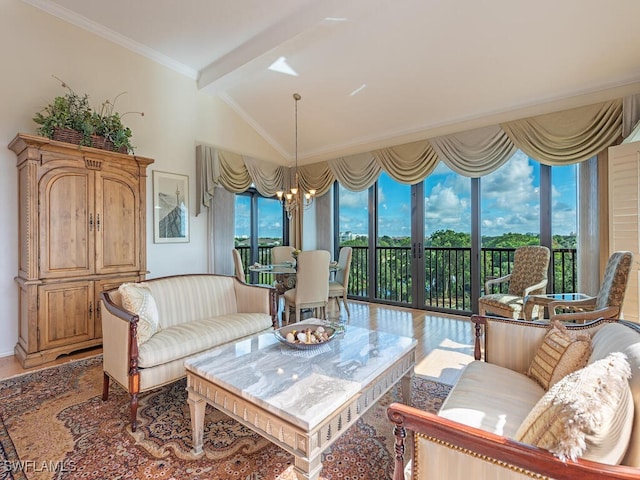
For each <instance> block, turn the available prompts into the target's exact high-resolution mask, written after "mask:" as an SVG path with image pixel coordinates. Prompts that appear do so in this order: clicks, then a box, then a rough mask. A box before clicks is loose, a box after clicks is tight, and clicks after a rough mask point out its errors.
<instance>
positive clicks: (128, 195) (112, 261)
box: [95, 172, 144, 274]
mask: <svg viewBox="0 0 640 480" xmlns="http://www.w3.org/2000/svg"><path fill="white" fill-rule="evenodd" d="M95 217H96V224H95V234H96V273H98V274H108V273H120V272H132V271H137V270H140V238H138V236H139V235H140V232H139V229H140V228H144V226H141V225H140V201H139V199H138V185H137V183H135V182H134V181H133V180H128V179H127V178H126V177H125V176H119V175H117V174H114V173H108V172H96V210H95Z"/></svg>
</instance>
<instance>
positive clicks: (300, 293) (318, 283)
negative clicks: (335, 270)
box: [284, 250, 331, 324]
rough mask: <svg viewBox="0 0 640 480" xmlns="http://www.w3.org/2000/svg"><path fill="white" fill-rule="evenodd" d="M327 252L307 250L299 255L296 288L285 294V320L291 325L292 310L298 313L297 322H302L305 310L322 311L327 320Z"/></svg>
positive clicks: (328, 256) (329, 256) (328, 259)
mask: <svg viewBox="0 0 640 480" xmlns="http://www.w3.org/2000/svg"><path fill="white" fill-rule="evenodd" d="M330 260H331V254H330V253H329V252H327V251H326V250H307V251H302V252H300V254H299V255H298V264H297V265H298V266H297V273H296V288H293V289H291V290H287V291H286V292H284V318H285V323H287V324H288V323H289V315H290V312H291V309H292V308H294V309H295V311H296V322H299V321H300V311H301V310H302V309H303V308H311V309H316V310H317V309H318V308H319V309H320V310H321V312H322V313H321V315H320V316H321V317H322V318H324V319H326V318H327V304H328V303H329V261H330Z"/></svg>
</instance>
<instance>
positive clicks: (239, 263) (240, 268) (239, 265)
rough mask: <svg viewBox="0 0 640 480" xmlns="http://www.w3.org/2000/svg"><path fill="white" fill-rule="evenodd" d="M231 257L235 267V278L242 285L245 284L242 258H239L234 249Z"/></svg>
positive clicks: (238, 253) (237, 252)
mask: <svg viewBox="0 0 640 480" xmlns="http://www.w3.org/2000/svg"><path fill="white" fill-rule="evenodd" d="M231 255H233V265H234V266H235V267H236V277H237V278H238V280H240V281H241V282H242V283H247V281H246V279H245V276H244V266H243V265H242V257H241V256H240V252H239V251H238V250H236V249H235V248H234V249H233V250H231Z"/></svg>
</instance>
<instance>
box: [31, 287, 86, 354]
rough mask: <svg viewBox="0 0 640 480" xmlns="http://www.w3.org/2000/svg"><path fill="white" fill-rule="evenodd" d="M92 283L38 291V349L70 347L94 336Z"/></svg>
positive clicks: (45, 288) (41, 288) (43, 288)
mask: <svg viewBox="0 0 640 480" xmlns="http://www.w3.org/2000/svg"><path fill="white" fill-rule="evenodd" d="M93 288H94V287H93V282H91V281H86V282H65V283H57V284H49V285H43V286H41V287H40V288H39V290H40V291H39V296H40V298H39V301H40V310H39V317H40V319H39V322H38V326H39V329H40V335H39V347H40V350H43V349H48V348H54V347H59V346H63V345H69V344H73V343H77V342H82V341H85V340H90V339H92V338H93V336H94V321H93V320H94V315H95V302H94V300H93V295H94V291H93Z"/></svg>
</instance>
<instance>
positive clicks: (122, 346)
mask: <svg viewBox="0 0 640 480" xmlns="http://www.w3.org/2000/svg"><path fill="white" fill-rule="evenodd" d="M136 287H140V288H141V289H142V290H143V291H145V292H148V293H149V294H150V296H151V297H152V300H153V301H152V302H151V303H153V304H154V309H153V311H154V316H155V314H156V312H157V331H154V333H152V334H151V335H149V332H148V331H147V332H146V334H145V336H144V340H143V341H141V340H142V339H143V336H142V335H141V332H138V324H139V322H140V323H141V327H140V328H141V330H142V324H143V323H144V322H142V321H140V317H141V316H143V313H140V312H139V313H140V314H139V315H138V314H136V313H135V312H130V311H128V310H126V309H125V308H124V307H123V305H122V304H123V299H122V295H121V293H120V292H121V291H122V290H119V289H114V290H109V291H105V292H103V293H102V295H101V296H102V298H101V301H102V309H101V312H102V332H103V359H104V360H103V362H104V364H103V369H104V383H103V391H102V399H103V400H107V399H108V395H109V383H110V379H113V380H115V381H116V382H117V383H118V384H120V385H121V386H122V387H123V388H124V389H125V390H126V391H127V392H129V394H130V395H131V402H130V416H131V428H132V430H133V431H135V430H136V418H137V409H138V394H139V393H141V392H145V391H147V390H151V389H153V388H156V387H159V386H161V385H165V384H168V383H171V382H174V381H176V380H178V379H180V378H182V377H184V376H185V375H186V374H185V369H184V360H185V359H186V358H188V357H190V356H192V355H195V354H197V353H200V352H202V351H204V350H208V349H210V348H213V347H215V346H218V345H221V344H224V343H227V342H230V341H234V340H238V339H240V338H243V337H247V336H250V335H253V334H255V333H258V332H262V331H264V330H269V329H273V328H275V326H276V312H277V310H276V292H275V289H273V288H270V287H264V286H255V285H248V284H246V283H242V282H240V281H239V280H238V279H236V278H235V277H228V276H223V275H206V274H193V275H176V276H170V277H162V278H156V279H151V280H147V281H145V282H141V283H139V284H136ZM145 320H146V319H145Z"/></svg>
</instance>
